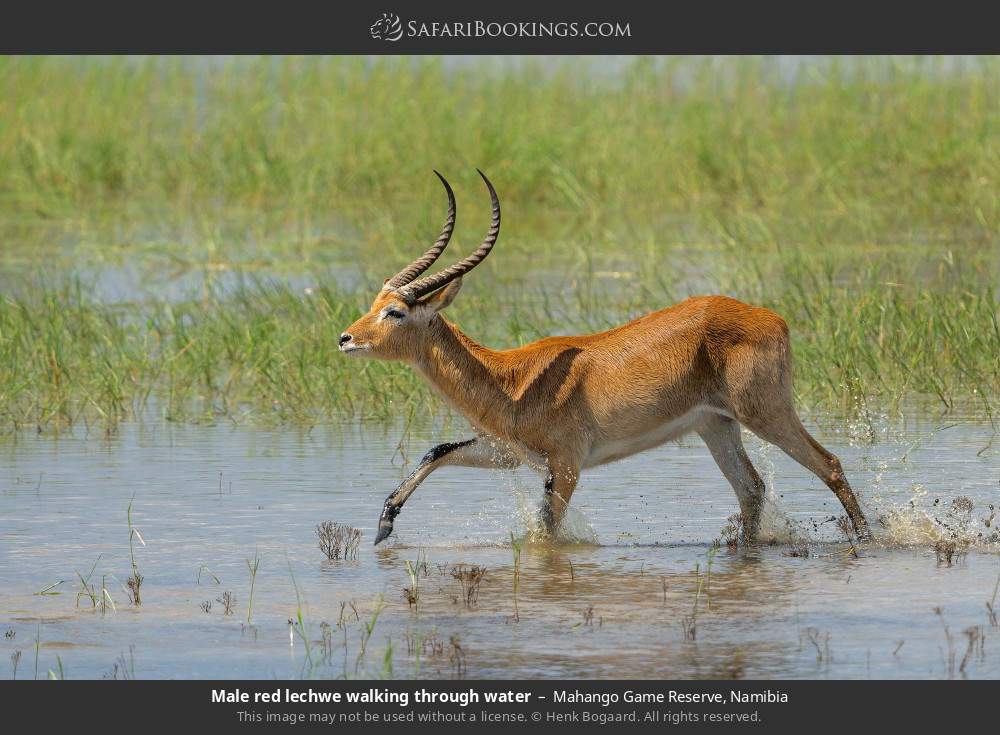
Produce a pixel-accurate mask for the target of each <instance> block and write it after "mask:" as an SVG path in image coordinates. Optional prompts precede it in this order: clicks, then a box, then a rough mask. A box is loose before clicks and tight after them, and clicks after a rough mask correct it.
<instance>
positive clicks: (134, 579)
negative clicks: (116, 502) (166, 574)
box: [126, 495, 146, 607]
mask: <svg viewBox="0 0 1000 735" xmlns="http://www.w3.org/2000/svg"><path fill="white" fill-rule="evenodd" d="M133 501H135V496H134V495H133V496H132V500H130V501H128V511H127V513H126V516H127V518H128V551H129V557H130V558H131V560H132V575H131V576H130V577H129V578H128V581H127V582H126V585H127V586H128V595H129V599H130V600H131V601H132V604H133V605H135V606H136V607H139V606H140V605H141V604H142V593H141V588H142V580H143V576H142V575H141V574H139V567H138V566H137V565H136V563H135V544H134V540H136V539H138V541H139V543H140V544H142V545H143V546H145V545H146V542H145V541H144V540H143V538H142V534H141V533H139V529H138V528H136V527H135V526H133V525H132V503H133Z"/></svg>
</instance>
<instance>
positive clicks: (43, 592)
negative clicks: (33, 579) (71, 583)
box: [35, 579, 65, 595]
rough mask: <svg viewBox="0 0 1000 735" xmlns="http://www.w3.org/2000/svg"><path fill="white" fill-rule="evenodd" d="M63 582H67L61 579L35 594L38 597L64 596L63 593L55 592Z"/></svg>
mask: <svg viewBox="0 0 1000 735" xmlns="http://www.w3.org/2000/svg"><path fill="white" fill-rule="evenodd" d="M63 582H65V580H63V579H60V580H59V581H58V582H55V583H53V584H50V585H49V586H48V587H46V588H45V589H41V590H38V592H36V593H35V594H36V595H60V594H62V593H61V592H55V591H54V590H55V588H56V587H58V586H59V585H61V584H62V583H63Z"/></svg>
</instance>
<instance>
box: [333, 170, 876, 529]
mask: <svg viewBox="0 0 1000 735" xmlns="http://www.w3.org/2000/svg"><path fill="white" fill-rule="evenodd" d="M477 170H478V169H477ZM434 173H435V174H437V176H438V178H439V179H440V180H441V183H442V184H443V185H444V188H445V191H446V192H447V195H448V215H447V219H446V220H445V224H444V228H443V229H442V230H441V234H440V235H439V236H438V238H437V240H436V241H435V242H434V244H433V245H432V246H431V247H430V249H429V250H427V252H425V253H424V254H423V255H422V256H421V257H420V258H418V259H417V260H414V261H413V262H412V263H410V264H409V265H408V266H406V268H404V269H403V270H401V271H400V272H399V273H397V274H396V275H394V276H392V277H391V278H387V279H386V280H385V282H384V285H383V287H382V289H381V291H380V292H379V293H378V295H377V296H376V297H375V300H374V302H373V303H372V306H371V309H370V310H369V311H368V313H366V314H364V315H363V316H362V317H361V318H360V319H358V320H357V321H356V322H354V323H353V324H352V325H351V326H350V327H348V328H347V330H346V331H344V332H343V334H341V335H340V351H341V352H343V353H344V354H345V355H353V356H359V357H360V356H364V357H372V358H380V359H385V360H399V361H402V362H404V363H407V364H408V365H409V366H410V367H412V368H413V369H414V370H416V371H417V373H419V374H420V375H421V376H423V377H424V378H425V379H426V380H427V381H428V382H429V383H430V384H431V385H432V386H433V388H435V389H436V390H437V392H438V393H440V395H441V396H442V397H443V398H444V399H445V400H446V401H447V402H448V403H449V404H450V405H451V407H452V408H454V409H455V410H457V411H458V412H459V413H461V414H462V415H463V416H464V417H465V418H466V419H468V421H469V422H470V423H471V424H472V426H473V428H474V433H475V436H473V437H472V438H470V439H464V440H462V441H454V442H445V443H443V444H438V445H437V446H435V447H434V448H432V449H431V450H430V451H429V452H427V454H426V455H425V456H424V457H423V459H422V460H421V461H420V463H419V464H418V465H417V466H416V468H415V469H414V470H413V472H412V473H411V474H410V475H409V476H408V477H407V478H406V479H405V480H403V482H402V483H401V484H400V485H399V487H397V488H396V489H395V490H394V491H393V492H392V493H391V494H390V495H389V497H388V498H386V500H385V503H384V505H383V509H382V513H381V516H380V517H379V522H378V533H377V535H376V538H375V544H376V545H377V544H379V543H380V542H382V541H384V540H385V539H386V538H388V537H389V535H390V534H391V533H392V530H393V523H394V521H395V519H396V517H397V516H398V515H399V512H400V510H401V509H402V507H403V504H404V503H405V502H406V501H407V499H408V498H409V497H410V496H411V495H412V494H413V492H414V491H415V490H416V489H417V487H418V486H419V485H420V484H421V483H422V482H423V481H424V480H426V479H427V477H428V476H429V475H430V474H431V473H432V472H434V471H435V470H438V469H440V468H441V467H447V466H461V467H482V468H505V469H510V468H515V467H518V466H520V465H522V464H526V465H528V466H529V467H531V468H533V469H535V470H536V471H538V472H539V473H540V474H541V475H542V476H543V477H544V478H545V479H544V489H545V492H544V501H543V506H542V514H541V517H542V520H543V522H544V528H545V530H546V532H547V533H549V534H554V533H555V532H556V530H557V528H558V526H559V523H560V521H561V520H562V517H563V515H564V513H565V511H566V508H567V506H568V504H569V502H570V498H571V497H572V495H573V491H574V490H575V489H576V486H577V481H578V479H579V477H580V473H581V471H582V470H584V469H587V468H590V467H596V466H598V465H603V464H606V463H608V462H614V461H616V460H619V459H622V458H624V457H628V456H630V455H633V454H636V453H638V452H642V451H645V450H647V449H651V448H653V447H657V446H659V445H661V444H663V443H665V442H668V441H670V440H673V439H677V438H679V437H681V436H682V435H684V434H688V433H690V432H696V433H697V434H698V435H699V436H700V437H701V439H702V440H703V441H704V442H705V444H706V445H707V446H708V449H709V451H710V452H711V454H712V457H713V458H714V460H715V462H716V463H717V464H718V466H719V469H720V470H721V471H722V474H723V476H725V478H726V480H728V482H729V484H731V485H732V487H733V490H734V491H735V492H736V498H737V500H738V502H739V506H740V511H741V520H742V526H743V536H744V539H745V540H746V541H747V542H748V543H753V542H754V540H755V539H756V537H757V534H758V531H759V528H760V516H761V505H762V502H763V498H764V491H765V487H764V483H763V481H762V480H761V478H760V475H759V474H758V473H757V470H756V469H755V468H754V466H753V463H752V462H751V461H750V458H749V457H748V456H747V453H746V450H745V449H744V447H743V441H742V438H741V434H740V426H741V425H742V426H744V427H746V428H747V429H749V430H750V431H751V432H753V433H754V434H756V435H757V436H758V437H760V438H762V439H764V440H765V441H768V442H770V443H772V444H775V445H777V446H778V447H780V448H781V449H782V450H783V451H784V452H785V453H787V454H788V455H789V456H790V457H792V458H793V459H794V460H796V461H797V462H798V463H799V464H801V465H803V466H804V467H806V468H807V469H809V470H810V471H812V472H813V473H814V474H816V475H817V476H818V477H819V478H820V479H821V480H822V481H823V482H824V483H826V485H827V486H828V487H829V488H830V489H831V490H832V491H833V493H834V494H835V495H836V496H837V499H838V500H839V501H840V502H841V504H842V505H843V506H844V510H845V511H846V513H847V516H848V517H849V518H850V520H851V523H852V524H853V526H854V531H855V533H856V535H857V537H858V539H860V540H868V539H870V538H871V533H870V530H869V527H868V523H867V521H866V520H865V517H864V515H863V513H862V512H861V508H860V506H859V505H858V500H857V498H856V497H855V495H854V492H853V491H852V490H851V486H850V485H849V484H848V482H847V479H846V477H845V476H844V471H843V468H842V467H841V464H840V461H839V460H838V459H837V457H835V456H834V455H833V454H831V453H830V452H828V451H827V450H826V449H824V448H823V447H822V446H821V445H820V444H819V442H817V441H816V440H815V439H814V438H813V437H812V436H810V434H809V432H808V431H806V429H805V427H804V426H803V425H802V422H801V421H800V420H799V417H798V414H797V413H796V411H795V408H794V406H793V401H792V355H791V346H790V344H789V333H788V326H787V324H786V323H785V321H784V319H782V318H781V317H780V316H778V315H777V314H775V313H774V312H773V311H769V310H768V309H764V308H760V307H756V306H751V305H749V304H745V303H742V302H740V301H737V300H736V299H732V298H729V297H726V296H695V297H691V298H688V299H687V300H685V301H682V302H681V303H679V304H676V305H674V306H671V307H669V308H667V309H663V310H661V311H656V312H653V313H651V314H647V315H645V316H642V317H639V318H638V319H635V320H633V321H631V322H629V323H628V324H624V325H622V326H620V327H616V328H615V329H611V330H608V331H606V332H601V333H599V334H589V335H584V336H576V337H548V338H546V339H542V340H539V341H537V342H532V343H531V344H528V345H525V346H523V347H515V348H512V349H506V350H494V349H490V348H488V347H485V346H483V345H480V344H478V343H477V342H476V341H475V340H473V339H472V338H471V337H469V336H467V335H466V334H464V333H463V332H462V331H461V330H460V329H459V328H458V326H456V325H455V324H453V323H452V322H450V321H448V320H447V319H445V317H444V316H443V315H442V311H443V310H444V309H445V308H447V307H448V305H449V304H451V303H452V301H454V299H455V296H457V295H458V292H459V289H460V288H461V287H462V278H463V276H465V275H466V274H467V273H468V272H469V271H471V270H472V269H473V268H475V267H476V266H477V265H479V264H480V263H482V262H483V260H484V259H485V258H486V256H488V255H489V254H490V252H492V250H493V246H494V245H495V244H496V241H497V237H498V236H499V234H500V201H499V198H498V197H497V193H496V190H495V189H494V188H493V184H491V183H490V181H489V179H487V178H486V175H485V174H483V172H482V171H479V175H480V176H481V177H482V179H483V181H484V182H485V183H486V188H487V189H488V190H489V194H490V201H491V204H492V222H491V224H490V229H489V231H488V232H487V234H486V238H485V239H484V240H483V242H482V244H481V245H480V246H479V247H478V248H477V249H476V250H475V251H474V252H473V253H472V254H471V255H469V256H467V257H466V258H464V259H462V260H459V261H458V262H457V263H455V264H453V265H451V266H449V267H448V268H445V269H444V270H441V271H439V272H437V273H434V274H433V275H422V274H423V273H424V271H426V270H427V269H428V268H429V267H430V266H431V265H432V264H433V263H434V262H435V261H436V260H437V259H438V257H440V255H441V253H442V252H443V251H444V249H445V247H446V246H447V245H448V242H449V240H450V239H451V234H452V232H453V231H454V228H455V213H456V207H455V195H454V192H453V191H452V188H451V186H450V185H449V184H448V182H447V181H446V180H445V178H444V177H443V176H441V174H439V173H438V172H437V171H435V172H434Z"/></svg>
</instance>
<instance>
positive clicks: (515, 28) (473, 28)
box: [369, 13, 632, 41]
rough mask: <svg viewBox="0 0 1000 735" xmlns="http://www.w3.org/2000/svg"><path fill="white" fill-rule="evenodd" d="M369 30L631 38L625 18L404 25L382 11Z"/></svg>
mask: <svg viewBox="0 0 1000 735" xmlns="http://www.w3.org/2000/svg"><path fill="white" fill-rule="evenodd" d="M369 31H370V33H371V35H372V38H374V39H375V40H376V41H398V40H399V39H401V38H402V37H403V36H406V37H407V38H631V36H632V29H631V27H630V26H629V23H628V22H624V21H586V22H584V21H575V20H566V21H561V20H560V21H510V22H502V23H501V22H493V21H490V22H486V21H482V20H470V21H449V22H439V21H428V22H424V21H419V20H410V21H407V22H406V24H405V25H404V24H403V22H402V21H401V20H400V19H399V16H398V15H396V14H395V13H382V17H381V18H379V19H378V20H377V21H375V22H374V23H372V25H371V28H369Z"/></svg>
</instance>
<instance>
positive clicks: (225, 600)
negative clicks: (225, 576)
mask: <svg viewBox="0 0 1000 735" xmlns="http://www.w3.org/2000/svg"><path fill="white" fill-rule="evenodd" d="M215 601H216V602H218V603H221V604H222V614H223V615H232V614H233V608H234V607H236V598H235V597H234V596H233V593H232V592H230V591H229V590H226V591H225V592H223V593H222V595H221V596H220V597H218V598H217V599H216V600H215Z"/></svg>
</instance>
